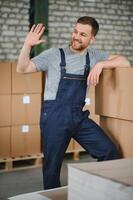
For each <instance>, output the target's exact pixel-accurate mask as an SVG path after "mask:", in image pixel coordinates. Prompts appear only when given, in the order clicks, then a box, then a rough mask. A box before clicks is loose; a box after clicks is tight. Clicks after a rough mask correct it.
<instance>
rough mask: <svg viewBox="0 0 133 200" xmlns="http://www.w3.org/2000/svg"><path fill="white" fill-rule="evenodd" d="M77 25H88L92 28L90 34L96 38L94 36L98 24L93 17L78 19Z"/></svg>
mask: <svg viewBox="0 0 133 200" xmlns="http://www.w3.org/2000/svg"><path fill="white" fill-rule="evenodd" d="M77 23H80V24H88V25H90V26H91V27H92V33H93V35H94V36H96V34H97V33H98V30H99V24H98V22H97V21H96V19H95V18H93V17H89V16H83V17H80V18H79V19H78V20H77Z"/></svg>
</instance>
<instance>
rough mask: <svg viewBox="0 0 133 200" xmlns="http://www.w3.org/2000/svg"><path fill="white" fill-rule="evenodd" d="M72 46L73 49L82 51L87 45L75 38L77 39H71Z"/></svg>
mask: <svg viewBox="0 0 133 200" xmlns="http://www.w3.org/2000/svg"><path fill="white" fill-rule="evenodd" d="M75 43H77V44H75ZM70 46H71V47H72V49H73V50H76V51H82V50H84V49H85V48H86V46H84V45H83V44H82V42H80V41H78V40H75V39H72V40H71V42H70Z"/></svg>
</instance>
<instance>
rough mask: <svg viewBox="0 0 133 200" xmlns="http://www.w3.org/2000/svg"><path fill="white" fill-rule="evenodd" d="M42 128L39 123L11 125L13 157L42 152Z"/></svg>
mask: <svg viewBox="0 0 133 200" xmlns="http://www.w3.org/2000/svg"><path fill="white" fill-rule="evenodd" d="M40 148H41V145H40V128H39V126H38V125H21V126H12V127H11V157H19V156H26V155H32V154H37V153H40V152H41V150H40Z"/></svg>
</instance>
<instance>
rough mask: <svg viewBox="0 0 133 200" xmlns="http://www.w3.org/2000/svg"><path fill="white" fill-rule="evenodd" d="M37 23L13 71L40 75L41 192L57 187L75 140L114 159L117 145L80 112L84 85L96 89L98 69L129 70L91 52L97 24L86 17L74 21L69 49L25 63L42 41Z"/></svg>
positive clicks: (118, 59)
mask: <svg viewBox="0 0 133 200" xmlns="http://www.w3.org/2000/svg"><path fill="white" fill-rule="evenodd" d="M44 30H45V27H44V26H43V25H42V24H38V25H33V27H32V28H31V30H30V32H29V33H28V34H27V36H26V39H25V42H24V45H23V48H22V50H21V53H20V56H19V59H18V64H17V71H18V72H19V73H30V72H38V71H45V72H46V84H45V91H44V103H43V106H42V109H41V118H40V128H41V136H42V141H43V153H44V165H43V180H44V189H51V188H56V187H60V170H61V165H62V162H63V157H64V154H65V151H66V149H67V147H68V144H69V142H70V140H71V138H74V139H75V140H76V141H77V142H78V143H79V144H80V145H81V146H82V147H83V148H84V149H85V150H86V151H87V152H88V154H90V155H91V156H93V157H95V158H97V159H98V161H103V160H112V159H117V158H118V151H117V149H116V146H115V145H114V144H113V143H112V141H111V140H110V139H109V138H108V137H107V135H106V134H105V133H104V131H103V130H102V129H101V127H99V126H98V125H97V124H96V123H95V122H94V121H93V120H92V119H90V118H89V117H88V116H89V111H82V108H83V106H84V104H85V96H86V89H87V84H88V85H90V84H92V85H94V86H95V85H96V84H98V82H99V76H100V74H101V72H102V69H103V68H115V67H128V66H130V64H129V61H128V60H127V58H125V57H123V56H119V55H109V53H108V52H105V51H100V50H97V49H95V48H91V47H90V44H93V43H94V42H95V36H96V34H97V32H98V30H99V25H98V22H97V21H96V20H95V19H94V18H92V17H89V16H83V17H81V18H79V19H78V20H77V22H76V24H75V27H74V31H73V33H72V37H71V42H70V45H68V46H66V47H64V48H50V49H48V50H45V51H43V52H42V53H41V54H40V55H38V56H36V57H34V58H33V59H30V58H29V54H30V51H31V48H32V47H33V46H34V45H38V44H40V43H42V42H44V41H43V40H41V39H40V38H41V36H42V34H43V32H44Z"/></svg>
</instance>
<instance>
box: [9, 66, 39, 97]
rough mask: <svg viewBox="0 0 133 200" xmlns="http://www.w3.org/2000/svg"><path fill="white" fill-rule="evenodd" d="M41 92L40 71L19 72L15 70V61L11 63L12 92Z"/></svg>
mask: <svg viewBox="0 0 133 200" xmlns="http://www.w3.org/2000/svg"><path fill="white" fill-rule="evenodd" d="M41 92H42V73H41V72H37V73H28V74H20V73H17V72H16V63H12V94H21V93H41Z"/></svg>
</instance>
